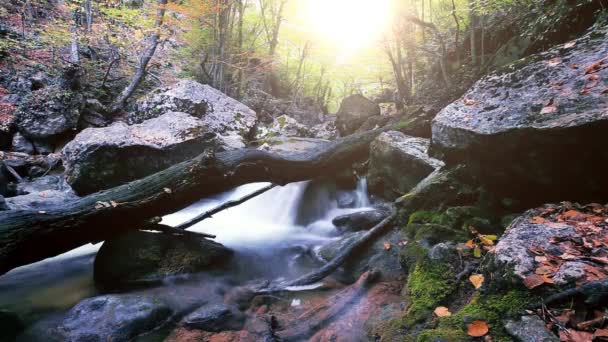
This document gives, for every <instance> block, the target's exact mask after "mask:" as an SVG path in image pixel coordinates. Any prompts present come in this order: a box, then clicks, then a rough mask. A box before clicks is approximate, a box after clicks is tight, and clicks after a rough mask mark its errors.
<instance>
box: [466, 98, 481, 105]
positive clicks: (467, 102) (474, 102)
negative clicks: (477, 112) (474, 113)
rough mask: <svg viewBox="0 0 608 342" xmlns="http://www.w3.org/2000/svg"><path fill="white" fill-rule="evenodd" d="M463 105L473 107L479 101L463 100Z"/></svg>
mask: <svg viewBox="0 0 608 342" xmlns="http://www.w3.org/2000/svg"><path fill="white" fill-rule="evenodd" d="M464 104H465V105H467V106H474V105H476V104H479V101H477V100H473V99H464Z"/></svg>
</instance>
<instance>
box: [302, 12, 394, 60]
mask: <svg viewBox="0 0 608 342" xmlns="http://www.w3.org/2000/svg"><path fill="white" fill-rule="evenodd" d="M306 4H307V8H306V22H307V25H309V26H310V29H311V30H312V31H313V32H315V33H316V34H317V35H319V36H320V37H321V38H322V39H324V40H326V41H327V42H328V43H329V44H332V45H334V46H335V47H337V48H338V49H339V56H338V60H339V61H340V60H344V59H347V58H349V57H351V56H352V55H353V54H354V53H356V52H357V51H358V50H360V49H362V48H365V47H370V46H371V45H372V44H373V43H374V42H375V41H377V40H378V39H379V38H380V37H381V35H382V33H383V31H384V30H385V28H387V27H388V22H389V20H390V14H391V0H375V1H369V0H308V1H306Z"/></svg>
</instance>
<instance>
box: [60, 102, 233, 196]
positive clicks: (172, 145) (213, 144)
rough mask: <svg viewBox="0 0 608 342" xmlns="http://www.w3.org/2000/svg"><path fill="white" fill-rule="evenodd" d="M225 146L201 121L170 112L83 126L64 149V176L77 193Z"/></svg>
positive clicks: (114, 183)
mask: <svg viewBox="0 0 608 342" xmlns="http://www.w3.org/2000/svg"><path fill="white" fill-rule="evenodd" d="M207 148H211V149H214V150H224V149H228V148H229V147H226V145H224V144H222V142H221V141H220V139H218V137H217V136H216V134H215V133H213V132H209V131H208V130H207V128H206V126H205V123H204V122H203V121H201V120H199V119H197V118H195V117H193V116H190V115H188V114H186V113H179V112H169V113H166V114H164V115H161V116H159V117H157V118H154V119H150V120H148V121H146V122H144V123H142V124H138V125H133V126H128V125H127V124H125V123H122V122H116V123H114V124H113V125H111V126H108V127H103V128H87V129H85V130H83V131H82V132H80V133H79V134H78V135H77V136H76V137H75V138H74V140H72V141H71V142H69V143H68V144H67V145H66V146H65V147H64V148H63V151H62V156H63V161H64V166H65V168H66V179H67V181H68V183H69V184H70V185H71V186H72V187H73V188H74V190H75V191H76V192H77V193H78V194H88V193H91V192H95V191H99V190H102V189H108V188H111V187H114V186H117V185H120V184H123V183H126V182H129V181H132V180H135V179H139V178H142V177H145V176H148V175H150V174H153V173H155V172H158V171H161V170H163V169H166V168H167V167H169V166H172V165H174V164H176V163H179V162H182V161H184V160H187V159H191V158H193V157H195V156H197V155H199V154H200V153H202V152H203V151H204V150H205V149H207Z"/></svg>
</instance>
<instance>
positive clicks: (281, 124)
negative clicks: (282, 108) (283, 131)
mask: <svg viewBox="0 0 608 342" xmlns="http://www.w3.org/2000/svg"><path fill="white" fill-rule="evenodd" d="M277 121H278V122H279V127H281V128H283V127H285V124H287V118H286V117H285V116H279V117H278V118H277Z"/></svg>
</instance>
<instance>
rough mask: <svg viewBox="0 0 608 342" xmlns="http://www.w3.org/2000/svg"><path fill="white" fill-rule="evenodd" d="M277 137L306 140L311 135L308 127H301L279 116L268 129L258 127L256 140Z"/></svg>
mask: <svg viewBox="0 0 608 342" xmlns="http://www.w3.org/2000/svg"><path fill="white" fill-rule="evenodd" d="M277 136H283V137H302V138H308V137H310V136H311V133H310V130H309V129H308V127H306V126H304V125H302V124H301V123H299V122H298V121H296V120H295V119H294V118H291V117H289V116H287V115H281V116H279V117H277V118H276V119H274V121H273V122H272V123H271V124H270V125H269V126H268V127H264V126H261V127H258V130H257V133H256V140H260V139H265V138H272V137H277Z"/></svg>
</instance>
